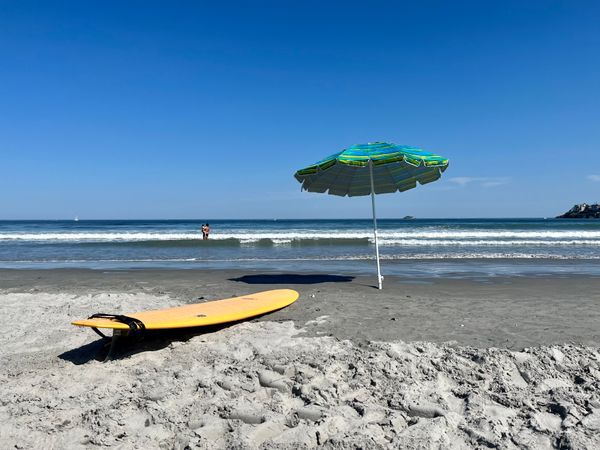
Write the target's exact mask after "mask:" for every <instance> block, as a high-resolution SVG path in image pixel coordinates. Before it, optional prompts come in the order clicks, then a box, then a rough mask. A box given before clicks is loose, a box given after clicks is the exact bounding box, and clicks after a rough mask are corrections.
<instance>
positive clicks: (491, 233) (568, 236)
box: [0, 230, 600, 246]
mask: <svg viewBox="0 0 600 450" xmlns="http://www.w3.org/2000/svg"><path fill="white" fill-rule="evenodd" d="M378 235H379V238H380V240H381V243H382V245H415V246H420V245H600V231H591V230H580V231H577V230H561V231H496V230H483V231H473V230H464V231H460V230H457V231H449V230H434V231H432V230H428V231H418V230H415V231H386V230H383V231H380V232H379V234H378ZM201 239H202V236H201V235H200V233H195V232H181V233H174V232H86V233H69V232H64V233H0V241H22V242H45V241H46V242H136V241H177V240H201ZM211 239H212V240H228V239H236V240H238V241H240V242H241V243H248V244H251V243H255V242H258V241H261V240H265V241H266V240H270V241H271V242H273V243H275V244H289V243H292V242H294V241H302V240H319V239H323V240H342V239H346V240H369V241H372V240H373V233H372V231H370V230H365V231H364V232H363V231H360V232H359V231H344V232H334V231H332V232H329V231H328V232H321V231H318V230H298V231H281V232H277V231H271V232H250V231H246V230H244V231H239V232H220V233H217V232H215V233H213V234H211Z"/></svg>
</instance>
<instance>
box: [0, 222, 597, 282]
mask: <svg viewBox="0 0 600 450" xmlns="http://www.w3.org/2000/svg"><path fill="white" fill-rule="evenodd" d="M202 223H203V222H202V221H199V220H80V221H74V220H70V221H0V268H93V269H136V268H184V269H243V270H251V269H257V270H278V271H285V272H291V273H295V272H328V273H336V274H354V275H364V274H372V273H374V267H375V265H374V245H373V229H372V221H371V220H366V219H358V220H211V221H210V226H211V235H210V239H209V240H208V241H203V240H202V234H201V232H200V226H201V225H202ZM378 225H379V238H380V252H381V261H382V272H383V274H384V275H400V276H405V277H407V278H423V277H458V278H460V277H490V276H503V275H506V276H537V275H540V276H547V275H554V276H569V275H573V274H577V275H590V276H598V275H600V221H594V220H570V219H562V220H561V219H414V220H400V219H380V220H378Z"/></svg>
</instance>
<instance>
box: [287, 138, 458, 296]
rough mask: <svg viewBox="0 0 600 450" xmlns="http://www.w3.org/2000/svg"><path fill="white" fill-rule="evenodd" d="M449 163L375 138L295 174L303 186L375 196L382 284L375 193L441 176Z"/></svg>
mask: <svg viewBox="0 0 600 450" xmlns="http://www.w3.org/2000/svg"><path fill="white" fill-rule="evenodd" d="M447 167H448V160H447V159H446V158H443V157H441V156H438V155H434V154H432V153H428V152H424V151H423V150H421V149H419V148H416V147H410V146H406V145H396V144H388V143H386V142H373V143H369V144H361V145H353V146H352V147H349V148H347V149H345V150H342V151H341V152H338V153H335V154H333V155H331V156H328V157H327V158H325V159H322V160H321V161H319V162H317V163H315V164H311V165H310V166H308V167H306V168H304V169H300V170H298V171H297V172H296V173H295V174H294V177H295V178H296V179H297V180H298V181H299V182H300V183H302V190H304V191H309V192H320V193H328V194H331V195H339V196H342V197H344V196H348V197H357V196H360V195H370V196H371V206H372V208H373V234H374V237H375V257H376V260H377V282H378V286H379V289H381V287H382V281H383V277H382V276H381V267H380V264H379V242H378V238H377V216H376V214H375V194H385V193H391V192H403V191H406V190H408V189H412V188H414V187H416V186H417V182H418V183H419V184H427V183H431V182H432V181H435V180H437V179H438V178H440V176H441V175H442V172H444V171H445V170H446V168H447Z"/></svg>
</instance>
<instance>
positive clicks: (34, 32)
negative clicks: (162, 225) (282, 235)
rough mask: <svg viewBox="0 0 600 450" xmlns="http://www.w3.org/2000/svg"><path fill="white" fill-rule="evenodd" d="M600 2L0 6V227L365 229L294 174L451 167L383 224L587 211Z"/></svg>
mask: <svg viewBox="0 0 600 450" xmlns="http://www.w3.org/2000/svg"><path fill="white" fill-rule="evenodd" d="M599 21H600V4H599V3H598V2H592V1H590V2H584V1H550V0H549V1H539V2H538V1H530V2H528V1H515V2H512V1H501V2H500V1H499V2H492V1H490V2H480V1H479V2H460V1H456V2H445V1H439V2H436V1H410V2H376V1H375V2H352V1H344V2H316V1H315V2H313V1H302V2H291V1H290V2H287V1H276V2H266V1H256V2H247V1H244V2H192V1H190V2H175V1H172V2H157V1H136V2H133V1H119V2H116V1H115V2H109V1H102V2H93V1H86V2H75V1H73V2H60V1H57V2H29V1H26V0H24V1H19V2H9V1H5V2H0V60H1V61H2V65H1V68H0V117H1V120H0V219H11V218H24V219H35V218H50V219H54V218H71V217H73V216H75V215H79V217H80V218H82V219H84V218H200V219H204V218H206V219H210V218H212V219H217V218H274V217H277V218H305V217H334V218H335V217H369V215H370V203H369V198H368V197H364V198H353V199H348V198H337V197H334V196H328V195H320V194H310V193H301V192H300V186H299V184H298V183H297V182H296V181H295V180H294V178H293V176H292V175H293V173H294V171H295V170H296V169H298V168H301V167H303V166H305V165H308V164H309V163H312V162H314V161H316V160H319V159H321V158H322V157H324V156H326V155H329V154H331V153H333V152H335V151H338V150H341V149H342V148H344V147H347V146H349V145H352V144H357V143H364V142H370V141H377V140H382V141H390V142H395V143H398V144H406V145H413V146H418V147H421V148H423V149H424V150H427V151H432V152H435V153H438V154H441V155H443V156H446V157H448V158H449V159H450V167H449V169H448V170H447V171H446V173H445V174H444V177H443V179H442V180H441V181H438V182H436V183H433V184H430V185H427V186H422V187H418V188H417V189H414V190H412V191H409V192H405V193H402V194H391V195H380V196H378V199H377V200H378V213H379V215H380V216H382V217H402V216H404V215H407V214H411V215H415V216H418V217H518V216H526V217H543V216H553V215H556V214H558V213H561V212H563V211H564V210H566V209H568V208H570V207H571V206H572V204H573V203H576V202H584V201H585V202H593V201H600V126H599V124H600V25H598V24H599V23H600V22H599Z"/></svg>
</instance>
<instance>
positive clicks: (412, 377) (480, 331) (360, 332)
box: [0, 271, 600, 449]
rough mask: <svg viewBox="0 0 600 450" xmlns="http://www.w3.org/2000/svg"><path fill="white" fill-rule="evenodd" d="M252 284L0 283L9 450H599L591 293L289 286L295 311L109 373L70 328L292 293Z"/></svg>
mask: <svg viewBox="0 0 600 450" xmlns="http://www.w3.org/2000/svg"><path fill="white" fill-rule="evenodd" d="M246 275H248V274H246ZM265 275H268V277H267V278H265ZM242 276H244V274H240V273H229V272H212V273H209V272H198V271H143V272H142V271H140V272H135V271H134V272H129V273H120V272H117V273H102V272H99V271H98V272H94V271H0V305H1V306H0V307H1V311H2V314H1V315H0V334H1V337H2V339H1V342H2V344H3V345H2V348H1V350H0V359H1V361H2V368H1V369H0V444H1V446H2V448H96V447H101V446H111V447H118V448H123V449H127V448H140V449H141V448H186V447H188V448H257V447H264V448H310V447H315V446H318V445H321V446H323V447H324V448H357V447H361V448H485V447H497V448H552V447H555V448H577V449H579V448H589V449H593V448H599V447H600V389H599V387H600V352H599V351H598V348H597V347H596V346H595V345H594V344H596V342H597V337H598V334H597V333H598V331H597V330H598V327H597V326H598V310H599V309H598V306H599V305H600V299H599V297H598V291H599V290H598V280H597V279H583V278H578V279H570V278H569V279H564V280H544V279H542V280H535V279H528V280H519V279H512V280H487V281H485V282H484V281H482V282H469V283H468V282H463V281H452V280H446V281H435V280H430V281H429V282H427V283H426V284H414V285H413V284H406V283H402V282H401V280H387V281H388V283H387V285H386V291H384V292H378V291H376V290H373V289H372V288H371V287H370V286H369V283H368V280H367V279H365V280H363V279H355V280H352V281H346V282H341V281H340V280H339V279H338V280H335V281H337V282H334V280H333V279H332V278H327V277H325V278H322V279H319V278H318V276H317V275H314V276H313V278H311V279H309V278H295V279H293V278H292V279H290V278H288V279H287V281H286V282H287V283H288V284H286V286H292V287H296V288H297V289H298V290H299V291H300V293H301V297H300V299H299V300H298V302H296V303H295V304H294V305H292V306H291V307H289V308H287V309H284V310H282V311H279V312H276V313H274V314H271V315H268V316H264V317H262V318H260V319H258V320H254V321H251V322H245V323H240V324H235V325H232V326H228V327H223V328H220V329H211V330H208V332H203V333H202V332H200V331H199V330H194V332H193V333H190V332H189V331H184V332H180V333H155V334H149V335H148V336H147V338H146V339H145V340H144V341H143V342H140V343H129V344H126V345H124V346H123V347H122V348H121V351H120V353H119V355H118V356H119V358H118V359H116V360H114V361H111V362H108V363H102V362H101V361H99V360H98V359H101V358H102V356H103V353H104V352H105V349H103V343H102V341H101V340H99V339H98V338H97V336H96V335H95V334H94V333H93V332H91V331H90V330H86V329H78V328H75V327H73V326H71V325H69V322H70V321H71V320H74V319H76V318H82V317H86V316H88V315H89V314H91V313H94V312H100V311H102V312H131V311H136V310H140V309H153V308H159V307H165V306H172V305H177V304H181V303H185V302H191V301H198V300H197V299H196V298H197V297H198V296H203V297H205V299H214V298H219V297H223V296H226V292H225V291H228V290H229V294H235V293H237V294H243V293H248V292H255V291H259V290H262V289H265V288H276V287H280V284H279V283H274V282H273V281H282V280H283V278H282V276H281V275H277V274H251V276H253V277H255V278H254V279H250V282H248V280H249V279H248V278H246V282H244V281H240V277H242ZM257 276H259V278H256V277H257ZM319 276H321V275H319ZM260 277H262V278H260ZM269 277H270V278H269ZM321 277H323V276H321ZM230 279H238V281H232V280H230ZM311 280H312V281H311ZM255 281H260V283H255ZM291 281H295V282H296V283H292V282H291ZM309 281H310V282H309ZM559 281H560V282H559ZM407 296H410V297H407ZM504 299H508V300H507V302H508V303H509V305H508V306H506V305H504V304H503V303H502V301H503V300H504ZM542 299H544V300H545V301H542ZM561 300H562V301H561ZM375 302H379V305H378V304H375ZM452 305H454V309H456V310H458V311H459V313H456V311H452V309H453V307H452ZM386 306H387V308H386ZM436 308H437V309H436ZM473 310H474V311H475V312H471V315H470V316H469V317H466V318H465V317H460V316H461V315H464V314H466V313H467V312H469V311H473ZM361 311H362V314H361ZM533 312H535V315H536V317H537V319H534V318H533V317H531V316H530V314H532V313H533ZM457 314H458V315H457ZM557 314H562V316H557ZM440 316H442V317H440ZM485 317H487V319H486V320H484V319H483V318H485ZM392 319H395V320H392ZM411 319H412V320H411ZM517 319H518V321H517ZM482 320H483V321H484V323H479V322H480V321H482ZM411 321H412V322H417V321H420V322H421V323H411ZM474 322H477V323H474ZM510 323H513V324H514V323H516V324H517V326H516V327H513V328H515V329H516V330H514V331H513V330H511V327H510V325H509V324H510ZM399 324H405V325H406V327H403V326H399ZM573 324H576V325H575V326H573ZM461 325H463V326H461ZM465 328H466V329H467V330H465ZM509 331H510V332H509ZM330 334H331V336H329V335H330ZM472 334H477V335H478V336H477V337H473V336H472ZM561 335H563V339H562V340H561V338H560V336H561ZM415 337H416V338H415ZM506 339H509V341H506ZM403 341H404V342H403ZM425 341H429V342H425ZM434 341H435V342H434ZM444 341H452V342H446V343H443V342H444ZM569 341H575V343H571V344H569V343H567V342H569ZM594 341H596V342H594ZM502 342H507V345H502ZM490 343H492V344H493V345H494V346H495V347H490ZM520 343H525V345H530V343H531V345H535V346H534V347H530V348H525V349H522V348H520V347H518V346H519V344H520ZM550 343H552V344H554V345H544V344H550ZM582 343H585V344H587V346H586V345H582Z"/></svg>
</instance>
